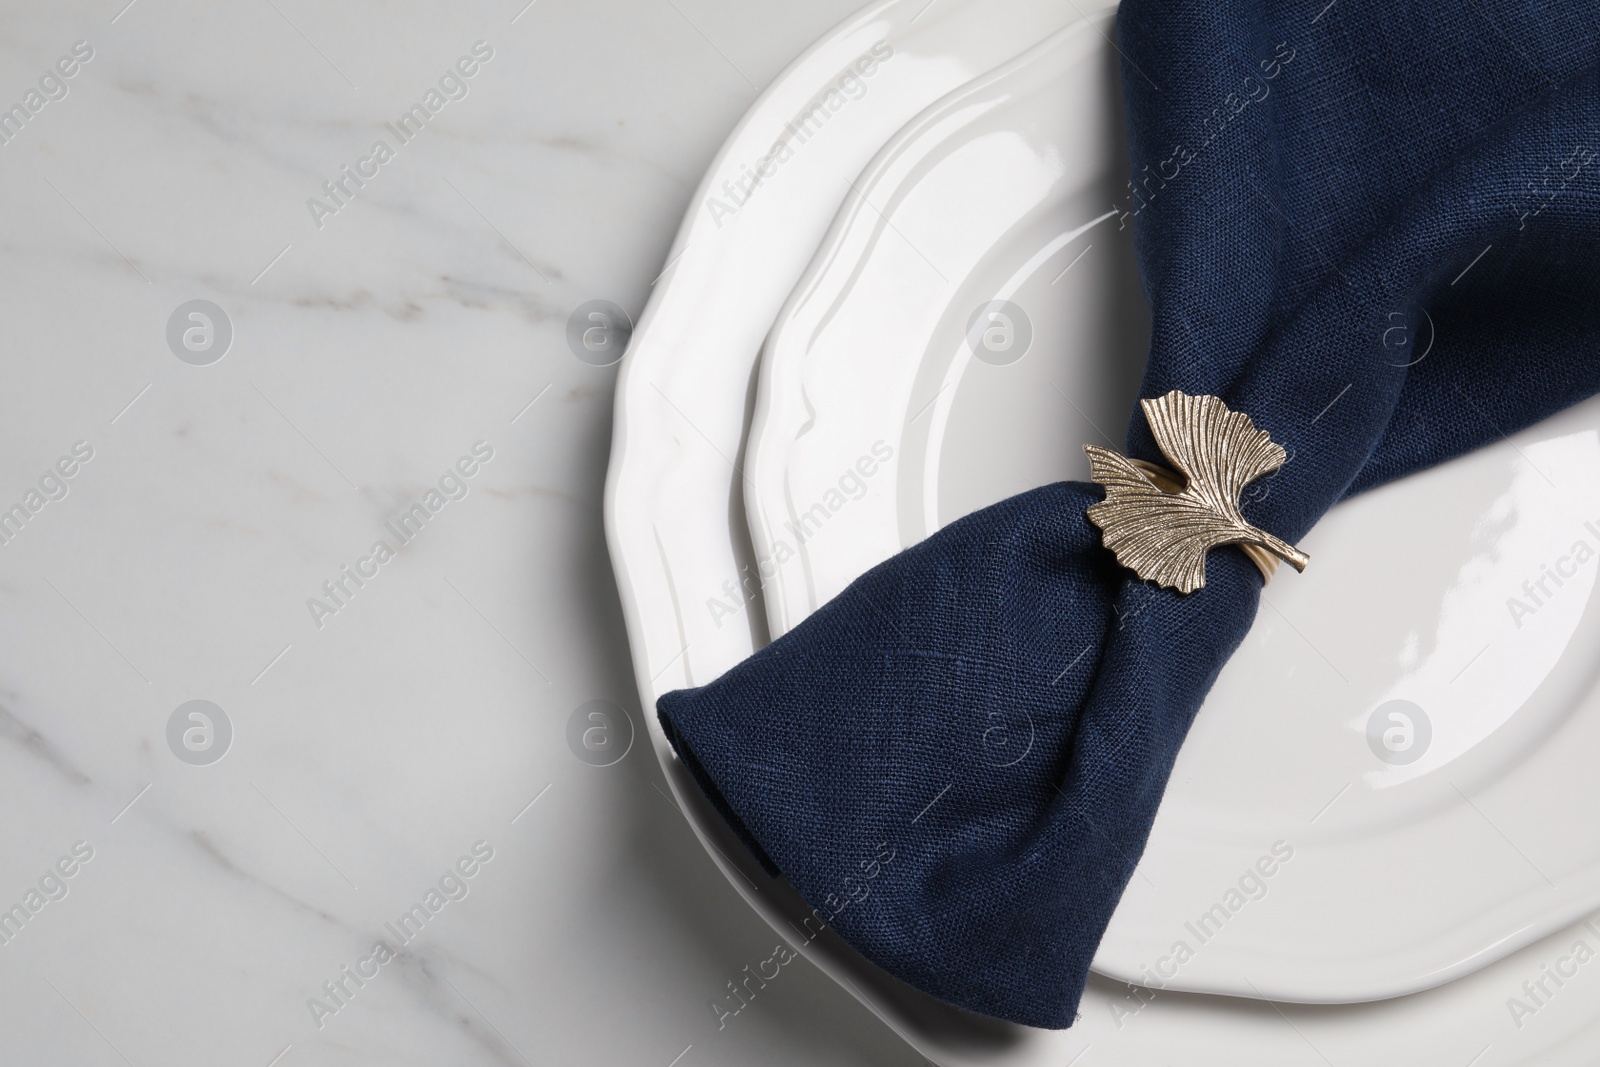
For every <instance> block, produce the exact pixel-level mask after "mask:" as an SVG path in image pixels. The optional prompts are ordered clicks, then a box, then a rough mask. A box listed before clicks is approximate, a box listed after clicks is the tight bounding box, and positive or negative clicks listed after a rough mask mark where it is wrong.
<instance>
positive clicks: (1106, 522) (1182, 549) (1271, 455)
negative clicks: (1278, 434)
mask: <svg viewBox="0 0 1600 1067" xmlns="http://www.w3.org/2000/svg"><path fill="white" fill-rule="evenodd" d="M1140 406H1141V407H1143V408H1144V414H1145V418H1146V419H1148V420H1149V422H1150V432H1151V434H1152V435H1153V436H1154V437H1155V439H1156V444H1158V445H1160V446H1161V452H1162V454H1163V455H1165V456H1166V457H1167V459H1168V461H1170V462H1171V463H1172V465H1173V467H1174V468H1176V469H1177V472H1178V473H1177V474H1176V475H1173V474H1172V473H1171V472H1169V471H1165V470H1163V469H1162V468H1160V467H1158V466H1156V465H1155V464H1153V463H1145V462H1143V461H1141V460H1132V459H1128V458H1127V457H1125V456H1122V455H1119V454H1118V453H1116V452H1113V451H1111V450H1110V449H1108V448H1099V447H1097V446H1095V445H1084V446H1083V450H1084V451H1085V452H1087V453H1088V454H1089V472H1090V473H1089V477H1090V478H1091V479H1092V480H1094V481H1095V482H1097V483H1099V484H1100V485H1102V486H1104V487H1105V491H1106V498H1105V499H1104V500H1103V501H1101V502H1100V503H1098V504H1093V505H1090V507H1089V512H1088V514H1089V519H1090V521H1092V522H1093V523H1094V524H1095V525H1096V526H1098V527H1100V531H1101V535H1102V539H1103V540H1104V541H1105V545H1106V547H1107V548H1109V549H1110V550H1111V551H1112V552H1113V553H1114V554H1115V555H1116V557H1117V562H1118V563H1121V564H1122V565H1123V566H1124V567H1127V568H1129V569H1131V570H1132V571H1133V572H1134V573H1136V574H1137V575H1138V576H1139V577H1141V578H1144V579H1146V580H1147V581H1151V582H1154V583H1156V584H1157V585H1162V586H1167V587H1169V588H1172V589H1176V590H1178V591H1179V592H1180V593H1192V592H1194V591H1195V590H1196V589H1200V588H1202V587H1203V586H1204V585H1205V584H1206V553H1207V552H1209V551H1211V550H1212V549H1213V548H1217V547H1219V546H1221V545H1230V544H1236V545H1239V546H1240V548H1242V549H1244V551H1245V552H1246V554H1247V555H1249V556H1250V558H1251V559H1252V560H1253V561H1255V563H1256V566H1258V567H1260V568H1261V572H1262V576H1263V577H1266V578H1270V577H1271V576H1272V571H1273V569H1274V568H1276V566H1277V562H1278V560H1279V559H1282V560H1284V561H1285V562H1287V563H1288V564H1289V565H1290V566H1292V567H1293V568H1294V569H1295V570H1297V571H1303V570H1305V569H1306V564H1307V563H1309V562H1311V560H1310V557H1309V556H1307V555H1306V554H1305V553H1304V552H1301V551H1300V550H1299V549H1297V548H1295V547H1294V546H1293V545H1291V544H1289V543H1287V542H1285V541H1282V540H1280V539H1278V538H1276V537H1274V536H1272V535H1271V534H1269V533H1267V532H1266V531H1265V530H1258V529H1256V528H1255V527H1254V526H1251V525H1250V524H1249V523H1247V522H1245V521H1244V516H1243V515H1241V514H1240V513H1239V494H1240V493H1241V492H1243V491H1244V487H1245V486H1247V485H1249V484H1250V483H1251V482H1253V481H1255V480H1256V479H1257V478H1259V477H1261V476H1262V475H1263V474H1270V473H1271V472H1273V471H1275V470H1277V469H1278V468H1279V467H1281V466H1283V465H1284V463H1285V462H1286V461H1287V460H1288V458H1289V457H1288V453H1286V452H1285V451H1284V450H1283V446H1281V445H1279V444H1277V443H1276V442H1274V441H1273V440H1272V438H1271V437H1270V436H1269V435H1268V434H1267V432H1266V431H1265V430H1258V429H1256V426H1255V423H1253V422H1251V421H1250V416H1248V415H1246V414H1244V413H1243V412H1239V411H1230V410H1229V409H1228V405H1226V404H1224V403H1223V402H1222V401H1221V400H1220V399H1218V398H1217V397H1214V396H1190V395H1189V394H1188V393H1183V392H1179V391H1178V390H1176V389H1174V390H1173V391H1172V392H1170V393H1168V394H1167V395H1166V396H1163V397H1160V398H1159V399H1156V400H1144V401H1141V402H1140Z"/></svg>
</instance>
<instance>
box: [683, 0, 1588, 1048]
mask: <svg viewBox="0 0 1600 1067" xmlns="http://www.w3.org/2000/svg"><path fill="white" fill-rule="evenodd" d="M1324 5H1326V6H1324ZM1118 44H1119V47H1120V50H1121V52H1122V53H1123V84H1124V90H1125V96H1126V102H1127V114H1128V124H1129V139H1130V145H1131V159H1132V173H1133V176H1134V180H1133V183H1132V185H1131V186H1130V189H1129V190H1128V196H1127V198H1126V199H1125V200H1124V202H1123V203H1122V204H1121V205H1119V206H1120V207H1121V209H1122V211H1123V223H1124V224H1125V225H1129V224H1131V225H1132V226H1133V227H1134V232H1135V240H1136V243H1137V249H1138V255H1139V262H1140V267H1141V271H1142V275H1143V282H1144V286H1145V289H1146V292H1147V294H1148V296H1149V299H1150V303H1151V306H1152V309H1153V311H1154V333H1153V337H1152V341H1151V352H1150V361H1149V367H1148V371H1147V374H1146V378H1145V381H1144V385H1143V387H1142V392H1141V395H1142V396H1145V397H1156V396H1161V395H1163V394H1165V393H1166V392H1168V391H1169V390H1172V389H1181V390H1183V391H1184V392H1187V393H1192V394H1203V393H1212V394H1215V395H1217V396H1220V397H1222V398H1223V400H1224V401H1226V402H1227V404H1228V405H1229V406H1230V407H1231V408H1233V409H1234V410H1237V411H1243V412H1245V413H1247V414H1248V415H1250V417H1251V418H1252V419H1254V420H1255V424H1256V425H1257V426H1258V427H1260V428H1262V429H1265V430H1267V431H1268V432H1269V433H1271V435H1272V437H1273V438H1274V439H1275V440H1276V441H1278V442H1279V443H1280V444H1282V445H1284V446H1285V447H1286V448H1287V449H1288V451H1289V454H1290V456H1291V459H1290V462H1289V463H1288V464H1287V465H1286V466H1285V467H1284V468H1283V469H1282V470H1281V471H1280V472H1278V473H1277V474H1276V475H1274V476H1273V480H1272V482H1271V483H1270V485H1271V491H1270V492H1268V493H1254V494H1252V493H1249V492H1248V491H1247V494H1246V499H1245V504H1244V514H1245V517H1246V519H1247V520H1249V521H1250V522H1251V523H1253V524H1254V525H1256V526H1259V527H1261V528H1262V529H1265V530H1268V531H1270V532H1272V533H1275V534H1277V535H1278V536H1280V537H1283V538H1285V539H1287V540H1289V541H1290V542H1294V541H1297V540H1298V539H1299V538H1301V537H1302V536H1303V535H1304V534H1305V533H1306V532H1307V531H1308V530H1310V529H1311V527H1312V525H1313V524H1314V523H1315V522H1316V521H1317V519H1318V518H1319V517H1320V516H1321V515H1322V514H1323V513H1324V512H1325V511H1326V510H1327V509H1328V508H1329V507H1330V506H1332V505H1333V504H1334V503H1336V502H1337V501H1338V500H1340V499H1341V498H1343V497H1345V496H1348V495H1350V494H1352V493H1356V492H1360V491H1361V490H1364V489H1367V488H1370V487H1372V486H1375V485H1378V484H1380V483H1383V482H1387V481H1390V480H1392V479H1395V478H1399V477H1401V476H1403V475H1406V474H1409V473H1411V472H1413V471H1416V470H1420V469H1422V468H1424V467H1427V466H1429V465H1431V464H1435V463H1439V462H1440V461H1442V460H1445V459H1448V458H1450V457H1452V456H1456V455H1458V454H1460V453H1462V452H1465V451H1467V450H1469V449H1473V448H1476V447H1478V446H1480V445H1483V444H1485V443H1489V442H1492V441H1495V440H1498V439H1500V438H1501V437H1503V436H1504V435H1506V434H1509V433H1511V432H1513V431H1515V430H1517V429H1519V428H1521V427H1524V426H1527V425H1529V424H1530V423H1533V422H1535V421H1537V420H1539V419H1542V418H1544V417H1546V416H1548V415H1550V414H1552V413H1554V412H1556V411H1559V410H1561V409H1562V408H1564V407H1566V406H1568V405H1570V404H1573V403H1575V402H1577V401H1579V400H1581V399H1583V398H1585V397H1587V396H1590V395H1591V394H1593V393H1594V392H1596V391H1597V389H1600V2H1597V0H1550V2H1540V0H1462V2H1459V3H1458V2H1450V3H1445V2H1443V0H1437V2H1434V3H1416V2H1406V0H1334V2H1333V3H1327V0H1311V2H1305V3H1277V2H1265V0H1222V2H1219V0H1126V2H1125V3H1124V4H1123V5H1122V9H1121V13H1120V16H1119V21H1118ZM1430 320H1431V323H1432V328H1431V329H1430V328H1429V326H1428V322H1429V321H1430ZM1430 335H1431V343H1430ZM1128 450H1129V454H1131V455H1134V456H1137V457H1140V458H1143V459H1148V460H1153V461H1157V462H1161V461H1162V457H1161V455H1160V453H1159V451H1158V450H1157V449H1156V447H1155V445H1154V443H1153V441H1152V440H1151V438H1150V435H1149V430H1148V427H1147V426H1146V425H1145V424H1144V420H1143V416H1142V415H1141V414H1139V413H1137V412H1135V414H1134V416H1133V420H1132V425H1131V426H1130V429H1129V433H1128ZM1101 495H1102V494H1101V490H1100V489H1099V488H1098V487H1097V486H1094V485H1089V484H1082V483H1060V484H1056V485H1048V486H1044V487H1042V488H1040V489H1036V490H1033V491H1032V492H1028V493H1024V494H1022V495H1021V496H1017V497H1014V498H1012V499H1010V500H1006V501H1003V502H1002V503H1000V504H997V505H995V506H993V507H990V508H987V509H985V510H983V511H980V512H977V513H975V514H973V515H970V516H968V517H967V518H965V519H962V520H961V521H959V522H956V523H953V524H951V525H950V526H949V527H947V528H945V529H943V530H941V531H940V532H939V533H937V534H935V535H934V536H933V537H930V538H929V539H928V540H926V541H925V542H923V543H922V544H919V545H917V546H915V547H913V548H910V549H908V550H906V551H905V552H903V553H901V554H900V555H899V556H896V557H895V558H893V559H891V560H889V561H887V562H886V563H884V564H882V565H880V566H878V567H876V568H874V569H873V570H871V571H870V572H868V573H867V574H865V575H863V576H862V577H861V578H860V579H858V580H857V581H856V582H855V583H854V584H852V585H851V586H850V587H849V588H848V589H846V590H845V591H844V592H843V593H841V594H840V595H839V596H838V597H837V598H835V599H834V600H833V601H831V602H830V603H828V604H827V605H825V606H824V607H823V608H822V609H820V610H819V611H817V612H816V613H815V614H814V615H813V616H812V617H811V618H809V619H808V620H806V622H805V623H803V624H802V625H800V626H798V627H796V628H795V629H794V630H793V631H792V632H791V633H789V634H787V635H785V636H784V637H782V638H781V639H779V640H777V641H775V642H773V643H772V644H771V645H769V646H768V647H766V648H765V649H763V650H761V651H760V652H758V653H756V654H755V655H754V656H752V657H750V659H748V660H747V661H745V662H744V663H742V664H740V665H738V666H737V667H735V668H734V669H732V670H730V671H729V672H728V673H727V674H725V675H724V676H723V677H721V678H719V679H718V680H716V681H715V682H713V683H711V684H710V685H707V686H704V687H702V688H699V689H694V690H685V691H679V692H675V693H668V694H667V695H665V696H663V697H662V698H661V700H660V703H659V708H658V710H659V714H660V717H661V721H662V723H663V725H664V726H665V727H666V730H667V733H668V734H669V736H670V737H671V739H672V742H673V744H674V745H675V746H676V748H677V751H678V753H679V754H680V755H681V756H682V758H683V759H684V760H685V762H686V763H687V765H688V766H689V767H690V768H691V770H692V771H693V773H694V775H695V777H696V778H697V780H698V781H699V783H700V785H701V787H702V788H703V789H704V790H705V791H706V793H707V794H708V795H709V797H710V798H711V799H712V801H713V802H714V803H715V804H716V805H717V807H718V809H719V810H720V811H721V812H722V813H723V815H724V816H725V817H726V818H727V819H728V820H729V821H730V822H731V823H732V824H733V826H734V827H735V828H736V829H737V830H738V832H739V833H740V834H741V836H742V837H743V838H744V839H745V841H746V842H747V843H748V844H749V845H750V847H751V848H752V849H754V850H755V851H756V853H757V854H758V855H759V856H761V857H762V859H763V861H764V862H765V863H767V864H768V866H769V868H770V869H772V870H773V871H775V872H782V874H783V875H784V876H786V877H787V878H788V879H789V880H790V881H791V882H792V883H793V884H794V885H795V887H796V888H797V889H798V890H799V891H800V893H801V894H802V895H803V896H804V897H805V898H806V900H807V901H808V902H809V903H810V904H811V905H813V906H814V908H815V909H816V911H817V914H818V915H819V917H821V918H822V919H824V920H826V921H829V922H831V924H832V925H833V926H834V928H835V929H837V931H838V932H839V933H840V934H841V935H842V936H843V937H844V938H846V939H847V940H848V941H849V942H850V943H851V944H852V945H854V946H855V947H856V948H857V949H858V950H859V951H860V952H861V953H862V954H864V955H865V956H866V957H867V958H869V959H871V960H873V961H874V962H875V963H877V964H878V965H880V966H881V967H883V968H884V969H885V970H887V971H889V972H890V973H892V974H894V975H897V976H898V977H900V978H901V979H903V980H905V981H906V982H909V983H910V984H912V985H913V986H916V987H917V988H919V989H922V990H924V991H926V992H927V993H930V994H932V995H933V996H935V997H938V998H941V999H943V1000H945V1001H948V1002H950V1003H952V1004H955V1005H959V1006H960V1007H962V1008H966V1009H969V1010H971V1011H973V1012H978V1013H982V1014H984V1015H990V1016H997V1017H999V1018H1002V1019H1008V1020H1013V1021H1015V1022H1019V1023H1027V1024H1031V1025H1034V1026H1042V1027H1065V1026H1068V1025H1070V1024H1071V1023H1072V1021H1073V1019H1074V1017H1075V1013H1076V1010H1077V1005H1078V1000H1079V997H1080V996H1081V994H1082V991H1083V985H1084V981H1085V979H1086V977H1087V972H1088V968H1089V964H1090V961H1091V959H1092V958H1093V956H1094V952H1095V948H1096V946H1097V944H1098V943H1099V940H1100V937H1101V935H1102V934H1103V932H1104V930H1105V928H1106V924H1107V922H1108V921H1109V919H1110V917H1111V914H1112V911H1113V909H1114V908H1115V907H1116V904H1117V900H1118V898H1119V897H1120V895H1121V893H1122V891H1123V888H1124V886H1125V885H1126V884H1127V881H1128V878H1129V876H1130V875H1131V873H1132V871H1133V866H1134V864H1135V863H1136V861H1137V860H1138V858H1139V855H1140V853H1141V851H1142V850H1143V848H1144V844H1145V840H1146V838H1147V836H1148V834H1149V830H1150V825H1151V822H1152V820H1153V819H1154V817H1155V813H1156V808H1157V805H1158V804H1159V803H1160V800H1161V795H1162V792H1163V790H1164V789H1165V787H1166V783H1167V777H1168V774H1169V772H1170V770H1171V768H1172V764H1173V760H1174V758H1175V756H1176V754H1177V751H1178V747H1179V746H1180V745H1181V744H1182V742H1183V739H1184V735H1185V734H1186V733H1187V731H1188V729H1189V725H1190V722H1191V720H1192V719H1193V717H1194V715H1195V713H1196V711H1197V710H1198V708H1199V707H1200V703H1201V700H1202V699H1203V698H1204V696H1205V694H1206V691H1207V690H1208V689H1209V688H1210V686H1211V684H1212V682H1213V681H1214V680H1215V679H1216V677H1217V673H1218V671H1219V670H1220V669H1221V667H1222V665H1223V663H1224V662H1225V661H1226V660H1227V658H1228V657H1229V656H1230V655H1232V653H1233V652H1234V650H1235V649H1236V648H1237V647H1238V646H1239V643H1240V641H1241V640H1242V639H1243V637H1244V635H1245V632H1246V630H1247V629H1248V628H1249V626H1250V624H1251V621H1252V620H1253V618H1254V617H1255V613H1256V608H1257V602H1258V599H1259V594H1260V590H1261V577H1260V575H1259V573H1258V572H1257V571H1256V569H1255V568H1254V567H1253V566H1252V565H1251V564H1250V563H1249V562H1248V561H1247V559H1246V558H1245V556H1244V555H1243V554H1241V553H1240V552H1239V551H1238V550H1237V549H1236V548H1232V547H1229V548H1223V549H1219V550H1217V551H1214V552H1212V553H1211V555H1210V557H1209V559H1208V563H1207V579H1208V581H1207V585H1206V587H1205V588H1204V589H1201V590H1200V591H1198V592H1196V593H1194V594H1191V595H1189V596H1187V597H1186V596H1181V595H1179V594H1178V593H1176V592H1173V591H1172V590H1167V589H1158V588H1156V587H1154V586H1152V585H1150V584H1148V583H1145V582H1142V581H1140V580H1138V579H1137V578H1136V577H1134V576H1133V575H1132V574H1131V573H1129V572H1127V571H1125V570H1123V569H1122V568H1120V567H1119V566H1118V565H1117V564H1116V562H1115V561H1114V559H1113V557H1112V556H1111V554H1110V553H1109V552H1108V551H1107V550H1106V549H1105V548H1104V547H1103V546H1102V544H1101V540H1100V532H1099V530H1098V529H1096V528H1095V527H1094V526H1092V525H1091V524H1090V523H1089V521H1088V520H1087V519H1086V518H1085V517H1084V511H1085V509H1086V508H1087V507H1088V506H1089V505H1090V504H1093V503H1095V502H1096V501H1097V500H1099V499H1100V498H1101ZM1396 543H1397V544H1403V543H1404V540H1403V538H1402V537H1398V536H1397V540H1396ZM1312 566H1313V567H1315V566H1316V563H1315V561H1314V560H1313V562H1312ZM1280 580H1286V581H1293V580H1295V579H1294V576H1293V575H1292V574H1291V575H1288V576H1286V577H1285V578H1283V579H1280ZM1284 758H1285V759H1293V758H1295V754H1294V753H1292V752H1289V753H1284ZM887 850H892V855H893V856H894V859H893V862H892V864H890V865H889V866H888V867H886V868H880V867H879V866H877V865H876V861H877V859H878V858H880V857H881V856H883V855H887V854H889V852H888V851H887ZM869 872H870V874H869ZM873 875H875V876H873Z"/></svg>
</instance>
